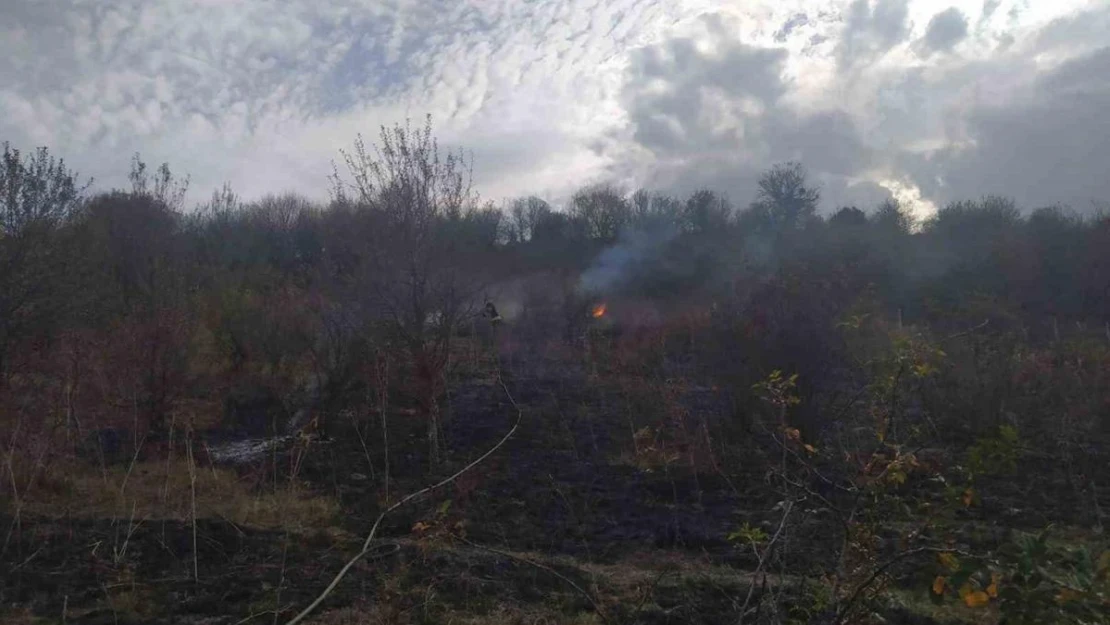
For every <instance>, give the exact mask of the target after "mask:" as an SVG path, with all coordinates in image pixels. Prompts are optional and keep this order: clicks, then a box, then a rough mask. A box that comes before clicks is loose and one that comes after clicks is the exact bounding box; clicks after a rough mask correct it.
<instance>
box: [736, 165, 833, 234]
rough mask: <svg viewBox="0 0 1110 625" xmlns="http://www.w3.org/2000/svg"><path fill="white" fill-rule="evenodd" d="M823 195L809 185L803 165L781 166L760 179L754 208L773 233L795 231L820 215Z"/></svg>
mask: <svg viewBox="0 0 1110 625" xmlns="http://www.w3.org/2000/svg"><path fill="white" fill-rule="evenodd" d="M820 199H821V194H820V192H819V191H818V190H817V189H816V188H813V187H811V186H809V184H808V183H807V181H806V170H805V168H804V167H802V165H801V163H796V162H787V163H779V164H777V165H775V166H774V167H772V168H771V169H770V171H767V172H766V173H764V174H763V175H762V176H760V178H759V191H758V192H757V193H756V199H755V203H754V205H753V208H756V209H757V210H758V211H759V212H760V213H761V214H762V215H763V217H764V219H765V220H766V224H767V226H769V228H770V230H771V231H772V232H778V233H783V232H787V231H790V230H796V229H798V228H801V227H802V226H804V225H805V224H806V222H807V221H808V220H809V219H810V218H812V217H814V216H815V215H816V214H817V202H818V201H819V200H820Z"/></svg>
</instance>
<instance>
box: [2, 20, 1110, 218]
mask: <svg viewBox="0 0 1110 625" xmlns="http://www.w3.org/2000/svg"><path fill="white" fill-rule="evenodd" d="M949 5H951V7H952V8H949V9H947V10H945V9H946V7H948V6H949ZM972 24H974V27H973V28H972V27H971V25H972ZM1108 31H1110V8H1108V7H1107V6H1106V5H1105V3H1104V2H1098V1H1095V0H1058V1H1057V2H1053V3H1040V2H1035V3H1034V2H1027V1H1026V0H987V1H986V2H980V1H979V0H946V1H941V0H753V1H751V2H745V3H721V2H719V1H716V0H534V1H532V2H508V1H506V2H487V1H485V0H458V1H457V2H447V1H441V0H436V1H433V0H379V1H376V2H364V1H362V0H312V1H309V0H290V1H289V2H286V3H284V4H283V5H282V9H281V10H280V11H276V10H274V9H273V4H272V3H271V2H268V1H267V0H113V1H111V2H109V1H102V0H37V1H32V0H6V2H5V5H4V19H3V20H2V21H0V139H7V140H10V141H12V142H13V143H14V144H15V145H17V146H19V147H30V146H34V145H47V146H49V147H50V148H51V149H52V151H54V152H55V153H57V154H58V155H61V156H64V157H66V159H67V161H68V162H70V163H71V164H73V165H74V166H76V167H77V168H78V169H79V170H81V171H82V173H85V174H90V175H94V176H95V177H97V178H98V179H99V181H100V183H101V185H100V186H101V187H102V188H103V187H110V186H113V185H123V184H126V173H127V167H128V164H129V161H130V157H131V154H132V153H133V152H135V151H139V152H141V153H142V154H143V156H144V158H145V159H146V160H147V161H148V162H150V163H154V164H156V163H160V162H162V161H168V162H169V163H170V164H171V166H172V167H173V169H174V171H175V172H179V173H182V174H184V173H189V174H191V175H192V178H193V181H194V187H193V188H194V192H193V193H192V194H191V196H190V199H191V200H194V201H196V200H204V199H206V198H207V196H208V194H209V193H210V192H211V190H212V189H213V188H215V187H217V186H219V185H220V184H221V183H222V182H224V181H225V180H226V181H230V182H231V183H232V184H233V186H234V187H235V189H236V190H237V191H238V192H240V193H241V194H243V195H245V196H248V197H252V196H258V195H262V194H263V193H266V192H270V191H281V190H285V189H293V190H297V191H301V192H304V193H307V194H309V195H312V196H315V197H324V196H325V194H326V189H327V182H326V176H327V174H328V173H329V172H330V161H331V160H332V159H334V158H336V157H337V156H338V150H339V149H340V148H345V147H349V146H350V145H351V142H352V140H353V139H354V137H355V135H356V134H357V133H360V132H361V133H363V134H365V135H367V138H368V139H373V138H374V137H375V136H376V132H377V129H378V127H379V125H381V124H386V125H388V124H392V123H393V122H400V121H403V120H404V119H405V118H406V117H411V118H413V119H414V120H415V121H417V122H419V121H420V120H421V119H422V118H423V116H424V114H425V113H431V114H432V115H433V117H434V122H435V131H436V133H437V135H439V137H440V139H441V143H443V144H445V145H448V146H454V147H463V148H467V149H470V150H472V151H473V153H474V159H475V167H474V174H475V183H476V186H477V188H478V189H479V190H480V191H481V192H482V194H483V196H485V197H487V198H491V199H498V198H500V197H503V196H511V195H518V194H526V193H538V194H539V195H541V196H544V197H546V198H548V199H553V200H557V199H558V198H561V197H566V196H568V195H569V194H570V192H572V191H573V190H574V188H575V187H577V186H579V185H582V184H587V183H591V182H595V181H598V180H600V179H604V178H609V179H613V180H615V181H617V182H620V183H624V184H626V185H627V186H637V185H647V186H651V187H653V188H660V189H664V190H673V191H676V192H685V191H690V190H693V189H695V188H698V187H701V186H710V187H713V188H716V189H720V190H723V191H726V192H728V194H729V195H730V196H731V197H732V199H733V200H734V201H736V202H737V203H739V204H744V203H746V202H747V201H749V200H750V199H751V195H752V192H753V189H754V182H755V180H756V178H757V177H758V175H759V174H760V173H761V172H762V171H763V170H764V169H766V168H767V167H769V166H770V165H771V164H772V163H774V162H776V161H779V160H785V159H798V160H801V161H803V163H804V164H805V165H806V166H807V167H808V168H809V170H810V172H811V174H812V177H813V179H814V180H815V181H817V182H819V183H820V184H821V185H822V187H823V189H824V194H825V199H826V201H825V208H826V210H828V209H831V208H832V207H833V206H835V205H837V204H841V203H856V204H859V205H861V206H869V205H872V204H873V203H875V202H876V201H877V200H878V199H880V198H882V197H884V196H885V194H887V193H892V192H893V193H898V194H903V195H906V196H907V197H917V196H920V197H921V198H922V199H924V200H928V201H932V202H934V203H942V202H945V201H948V200H949V199H954V198H957V197H967V196H977V195H979V194H981V193H983V192H987V191H990V192H1003V193H1009V194H1011V195H1014V196H1015V197H1016V199H1018V201H1019V202H1020V203H1022V204H1033V203H1040V202H1044V201H1046V200H1047V199H1048V198H1056V199H1059V200H1065V201H1069V202H1073V203H1077V204H1083V203H1084V202H1086V203H1089V200H1088V199H1087V198H1090V197H1091V196H1098V195H1101V196H1103V197H1110V194H1107V193H1106V192H1105V189H1104V188H1103V187H1102V186H1100V185H1102V184H1103V183H1102V182H1101V180H1102V179H1104V178H1105V176H1104V175H1103V174H1101V173H1099V172H1098V171H1097V166H1095V165H1092V164H1091V163H1097V162H1098V161H1099V159H1103V162H1105V152H1104V151H1103V149H1102V147H1101V146H1102V145H1103V144H1105V143H1110V141H1107V140H1106V138H1107V131H1106V128H1105V124H1104V122H1102V121H1101V118H1100V117H1099V115H1098V114H1097V111H1098V107H1100V106H1103V105H1105V101H1104V97H1105V94H1104V92H1105V85H1104V82H1103V79H1102V78H1101V76H1100V75H1099V74H1097V73H1096V72H1099V71H1103V72H1105V70H1106V68H1105V67H1104V66H1103V65H1101V63H1102V61H1101V60H1100V59H1102V58H1103V57H1101V56H1099V55H1100V51H1101V49H1102V48H1103V46H1105V45H1106V40H1105V33H1106V32H1108ZM954 46H955V50H956V51H958V53H945V54H939V53H936V52H939V51H951V50H953V47H954ZM923 51H927V52H928V54H922V52H923ZM1062 93H1067V94H1069V95H1067V96H1066V97H1064V96H1061V95H1060V94H1062ZM1033 181H1036V182H1035V183H1034V182H1033Z"/></svg>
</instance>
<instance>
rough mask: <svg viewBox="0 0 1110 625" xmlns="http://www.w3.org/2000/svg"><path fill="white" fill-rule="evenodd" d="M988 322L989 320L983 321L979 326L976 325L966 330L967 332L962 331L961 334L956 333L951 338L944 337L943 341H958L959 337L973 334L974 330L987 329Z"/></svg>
mask: <svg viewBox="0 0 1110 625" xmlns="http://www.w3.org/2000/svg"><path fill="white" fill-rule="evenodd" d="M990 322H991V320H990V319H987V320H986V321H984V322H983V323H980V324H979V325H977V326H975V327H972V328H968V329H967V330H964V331H963V332H957V333H955V334H953V335H951V336H948V337H945V339H944V340H946V341H951V340H952V339H958V338H960V337H961V336H967V335H968V334H971V333H972V332H975V331H976V330H982V329H983V328H985V327H987V325H988V324H989V323H990Z"/></svg>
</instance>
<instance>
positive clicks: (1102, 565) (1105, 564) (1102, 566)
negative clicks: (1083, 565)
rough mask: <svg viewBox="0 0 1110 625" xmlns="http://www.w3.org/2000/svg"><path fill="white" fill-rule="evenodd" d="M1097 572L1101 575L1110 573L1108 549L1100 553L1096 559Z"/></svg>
mask: <svg viewBox="0 0 1110 625" xmlns="http://www.w3.org/2000/svg"><path fill="white" fill-rule="evenodd" d="M1098 572H1099V573H1102V574H1107V573H1110V549H1107V550H1106V551H1103V552H1102V555H1101V556H1099V557H1098Z"/></svg>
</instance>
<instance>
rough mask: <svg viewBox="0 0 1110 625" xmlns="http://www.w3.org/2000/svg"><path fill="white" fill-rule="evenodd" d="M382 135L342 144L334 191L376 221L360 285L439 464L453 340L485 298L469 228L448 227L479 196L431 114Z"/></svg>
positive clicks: (462, 160)
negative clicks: (403, 361)
mask: <svg viewBox="0 0 1110 625" xmlns="http://www.w3.org/2000/svg"><path fill="white" fill-rule="evenodd" d="M380 141H381V144H380V145H379V146H375V147H374V148H373V149H372V150H370V149H367V147H366V145H365V143H364V142H363V140H362V137H361V136H359V137H358V138H357V139H356V141H355V145H354V151H353V153H347V152H343V157H344V160H345V162H346V165H347V173H348V174H349V176H350V178H351V181H349V182H348V181H345V180H344V179H343V178H342V177H340V176H339V174H338V172H337V173H336V174H335V175H334V176H333V189H332V191H333V195H334V197H335V200H336V201H337V202H338V203H340V204H343V205H350V206H353V207H354V209H355V210H356V212H357V213H358V214H360V215H361V216H362V217H363V218H364V219H365V220H366V221H367V222H368V223H369V224H372V227H371V228H368V231H367V236H368V238H369V241H367V243H368V249H365V250H364V251H363V252H364V254H365V262H364V263H363V265H362V267H361V271H360V272H359V273H358V274H357V278H356V279H357V281H358V288H360V289H361V292H363V293H365V294H366V301H365V304H366V305H367V308H368V313H369V315H368V316H370V317H371V318H372V319H374V320H376V323H377V325H378V326H379V327H380V328H382V329H383V331H384V336H383V337H382V338H383V340H384V342H385V343H386V345H387V346H388V347H389V348H391V349H395V350H398V351H400V352H401V353H402V354H403V355H405V356H407V359H408V361H409V363H410V365H411V366H412V369H413V379H414V381H415V395H416V399H417V401H418V404H419V407H420V411H421V413H422V415H423V417H424V418H425V420H426V422H427V427H428V430H427V435H428V454H429V460H430V462H431V464H432V465H433V466H435V465H436V464H438V463H439V461H440V459H441V443H440V416H441V415H440V407H439V401H440V397H441V395H442V394H443V392H444V391H445V385H446V381H445V377H446V368H447V364H448V356H449V354H450V349H451V345H452V341H453V339H454V337H455V336H456V334H457V331H458V329H459V327H460V326H461V325H462V324H464V323H466V322H467V321H469V320H470V319H471V318H473V317H474V316H475V315H476V314H477V312H478V308H479V306H480V305H481V303H482V302H480V301H478V295H479V294H480V293H481V292H482V287H483V280H482V278H481V271H479V270H477V269H476V268H475V267H472V266H468V262H467V261H468V258H469V256H470V254H472V253H473V252H474V246H473V245H470V243H472V242H471V241H468V240H467V239H466V237H459V236H452V235H453V234H458V232H459V229H458V227H457V226H458V224H460V223H463V222H464V221H465V220H467V219H468V216H470V215H474V214H475V213H476V211H477V210H478V209H477V207H476V203H477V202H476V200H477V198H476V196H475V194H474V193H473V192H472V191H471V186H470V163H468V162H467V161H466V160H465V158H464V156H463V155H462V154H460V153H454V152H449V153H447V154H446V155H443V156H441V154H440V151H439V146H438V142H437V141H436V140H435V139H434V138H433V137H432V131H431V117H430V116H429V117H428V118H427V120H426V123H425V126H424V128H423V129H422V130H413V129H412V128H411V126H409V125H408V124H406V125H405V126H404V127H402V126H400V125H397V126H395V127H394V128H392V129H387V128H385V127H384V126H383V127H382V128H381V134H380ZM473 218H476V219H478V220H479V221H481V218H478V217H473Z"/></svg>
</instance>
